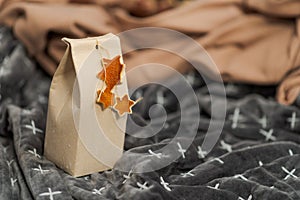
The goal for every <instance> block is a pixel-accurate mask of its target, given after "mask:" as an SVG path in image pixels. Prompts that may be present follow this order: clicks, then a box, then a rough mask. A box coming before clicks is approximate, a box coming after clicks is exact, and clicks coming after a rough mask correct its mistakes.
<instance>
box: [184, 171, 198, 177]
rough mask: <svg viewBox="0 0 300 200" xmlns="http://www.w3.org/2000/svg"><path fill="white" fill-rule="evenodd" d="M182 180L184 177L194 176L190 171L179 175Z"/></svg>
mask: <svg viewBox="0 0 300 200" xmlns="http://www.w3.org/2000/svg"><path fill="white" fill-rule="evenodd" d="M180 175H181V176H182V177H183V178H185V177H188V176H189V177H191V176H195V174H193V173H192V171H188V172H186V173H181V174H180Z"/></svg>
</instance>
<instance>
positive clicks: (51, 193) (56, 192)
mask: <svg viewBox="0 0 300 200" xmlns="http://www.w3.org/2000/svg"><path fill="white" fill-rule="evenodd" d="M61 193H62V192H61V191H54V192H52V190H51V188H48V192H44V193H41V194H39V196H41V197H42V196H49V198H50V200H54V197H53V196H54V195H57V194H61Z"/></svg>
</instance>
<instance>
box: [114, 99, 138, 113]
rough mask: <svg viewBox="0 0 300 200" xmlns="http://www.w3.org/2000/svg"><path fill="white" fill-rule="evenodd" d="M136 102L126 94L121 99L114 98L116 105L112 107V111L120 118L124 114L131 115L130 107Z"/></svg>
mask: <svg viewBox="0 0 300 200" xmlns="http://www.w3.org/2000/svg"><path fill="white" fill-rule="evenodd" d="M136 103H137V102H135V101H133V100H131V99H130V98H129V97H128V95H127V94H125V95H124V96H123V97H122V98H120V97H117V98H116V104H115V105H114V109H115V110H116V111H117V112H118V113H119V115H120V116H122V115H123V114H124V113H130V114H131V113H132V107H133V106H134V105H135V104H136Z"/></svg>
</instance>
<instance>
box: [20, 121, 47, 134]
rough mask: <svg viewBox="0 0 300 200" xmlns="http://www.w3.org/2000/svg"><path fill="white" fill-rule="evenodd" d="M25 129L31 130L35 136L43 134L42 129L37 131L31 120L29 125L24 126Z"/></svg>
mask: <svg viewBox="0 0 300 200" xmlns="http://www.w3.org/2000/svg"><path fill="white" fill-rule="evenodd" d="M24 127H25V128H28V129H31V130H32V133H33V135H36V133H43V131H42V129H39V128H37V127H36V126H35V122H34V121H33V120H31V124H30V125H29V124H26V125H25V126H24Z"/></svg>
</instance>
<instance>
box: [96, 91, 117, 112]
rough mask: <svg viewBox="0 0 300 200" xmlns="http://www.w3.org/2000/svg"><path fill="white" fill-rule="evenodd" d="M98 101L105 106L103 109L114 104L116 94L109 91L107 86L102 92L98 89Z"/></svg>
mask: <svg viewBox="0 0 300 200" xmlns="http://www.w3.org/2000/svg"><path fill="white" fill-rule="evenodd" d="M97 96H98V98H97V101H96V102H97V103H101V104H102V106H103V109H106V108H108V107H109V106H113V105H114V98H115V94H114V93H112V92H110V91H108V90H107V88H106V89H105V90H104V92H102V91H101V90H98V91H97Z"/></svg>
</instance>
